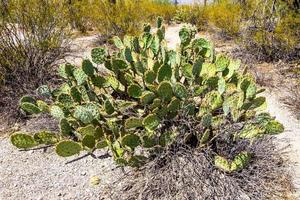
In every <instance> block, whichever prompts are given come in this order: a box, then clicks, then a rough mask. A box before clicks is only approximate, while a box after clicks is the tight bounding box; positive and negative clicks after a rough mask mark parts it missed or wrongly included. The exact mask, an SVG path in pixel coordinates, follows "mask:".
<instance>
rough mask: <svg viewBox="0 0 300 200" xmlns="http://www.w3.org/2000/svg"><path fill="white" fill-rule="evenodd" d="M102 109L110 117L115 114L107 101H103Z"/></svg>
mask: <svg viewBox="0 0 300 200" xmlns="http://www.w3.org/2000/svg"><path fill="white" fill-rule="evenodd" d="M104 108H105V112H106V113H107V114H109V115H111V114H113V113H114V112H115V108H114V106H113V105H112V103H111V101H110V100H109V99H106V100H105V101H104Z"/></svg>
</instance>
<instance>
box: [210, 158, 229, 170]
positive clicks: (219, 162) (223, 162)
mask: <svg viewBox="0 0 300 200" xmlns="http://www.w3.org/2000/svg"><path fill="white" fill-rule="evenodd" d="M214 163H215V166H216V167H217V168H219V169H221V170H223V171H225V172H230V171H231V169H230V167H231V166H230V163H229V161H228V160H227V159H226V158H224V157H221V156H215V160H214Z"/></svg>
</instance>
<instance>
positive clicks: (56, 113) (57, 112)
mask: <svg viewBox="0 0 300 200" xmlns="http://www.w3.org/2000/svg"><path fill="white" fill-rule="evenodd" d="M50 114H51V115H52V116H53V117H55V118H56V119H62V118H65V113H64V111H63V110H62V108H61V107H59V106H57V105H53V106H51V107H50Z"/></svg>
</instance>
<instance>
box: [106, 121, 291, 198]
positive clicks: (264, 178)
mask: <svg viewBox="0 0 300 200" xmlns="http://www.w3.org/2000/svg"><path fill="white" fill-rule="evenodd" d="M171 123H172V124H176V126H179V127H180V128H179V130H181V131H180V134H179V136H178V137H177V138H176V143H175V144H173V145H170V146H168V147H167V148H165V150H164V151H163V152H160V153H159V154H157V156H156V157H154V158H153V160H151V161H150V162H149V163H147V164H146V165H145V166H143V167H142V168H140V169H139V170H137V171H131V172H128V173H127V174H125V175H124V177H121V178H120V179H119V180H117V181H116V182H115V183H113V184H112V185H111V187H110V193H109V197H108V199H126V200H136V199H138V200H154V199H155V200H157V199H160V200H169V199H176V200H177V199H178V200H183V199H188V200H204V199H214V200H219V199H220V200H233V199H234V200H248V199H255V200H265V199H268V198H270V199H284V198H285V197H286V196H288V195H289V194H290V192H291V190H292V189H293V187H292V184H291V181H290V174H289V171H288V170H287V167H288V162H287V160H286V159H284V158H283V156H284V153H285V148H284V149H276V144H275V142H274V139H273V138H272V137H271V138H261V139H258V140H256V141H255V142H253V141H242V140H239V139H233V138H232V134H231V133H233V132H235V131H237V130H239V129H240V128H241V127H242V126H243V124H241V123H234V124H232V123H229V122H228V123H225V124H224V125H223V126H222V127H223V129H222V130H220V133H219V134H218V137H216V138H215V139H214V140H213V142H211V143H210V144H209V145H207V146H206V147H203V148H195V146H197V144H195V145H194V144H192V143H188V141H187V140H186V138H187V137H186V136H187V135H189V134H193V133H196V132H197V131H200V129H201V125H199V123H196V120H193V119H192V118H188V117H184V116H182V118H181V119H180V120H179V121H177V123H175V122H171ZM191 141H195V139H191ZM241 151H247V152H249V153H251V154H252V155H254V157H253V158H252V161H251V163H250V164H249V165H248V167H247V168H245V169H243V170H240V171H237V172H232V173H226V172H222V171H220V169H217V168H216V167H215V165H214V156H215V155H216V154H217V155H222V156H224V157H226V158H228V159H233V157H234V156H235V155H236V154H237V153H238V152H241Z"/></svg>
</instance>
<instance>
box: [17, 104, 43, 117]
mask: <svg viewBox="0 0 300 200" xmlns="http://www.w3.org/2000/svg"><path fill="white" fill-rule="evenodd" d="M21 109H22V110H24V111H25V112H26V113H27V114H39V113H41V110H40V109H39V107H38V106H36V105H35V104H32V103H28V102H24V103H22V104H21Z"/></svg>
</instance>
